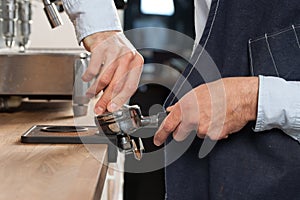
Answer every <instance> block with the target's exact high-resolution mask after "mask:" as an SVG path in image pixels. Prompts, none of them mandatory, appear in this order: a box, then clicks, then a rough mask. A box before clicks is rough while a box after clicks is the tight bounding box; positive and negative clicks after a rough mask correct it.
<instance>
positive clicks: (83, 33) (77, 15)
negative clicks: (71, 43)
mask: <svg viewBox="0 0 300 200" xmlns="http://www.w3.org/2000/svg"><path fill="white" fill-rule="evenodd" d="M63 5H64V8H65V11H66V13H67V14H68V16H69V18H70V20H71V21H72V23H73V25H74V27H75V31H76V36H77V40H78V42H79V43H80V42H81V41H82V40H83V39H84V38H85V37H87V36H88V35H91V34H93V33H96V32H102V31H112V30H115V31H122V26H121V23H120V20H119V16H118V13H117V9H116V7H115V4H114V2H113V0H63Z"/></svg>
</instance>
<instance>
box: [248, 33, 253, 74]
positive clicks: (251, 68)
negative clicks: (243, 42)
mask: <svg viewBox="0 0 300 200" xmlns="http://www.w3.org/2000/svg"><path fill="white" fill-rule="evenodd" d="M248 42H249V45H248V48H249V57H250V71H251V74H252V76H254V66H253V58H252V48H251V39H250V40H249V41H248Z"/></svg>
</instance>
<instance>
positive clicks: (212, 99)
mask: <svg viewBox="0 0 300 200" xmlns="http://www.w3.org/2000/svg"><path fill="white" fill-rule="evenodd" d="M257 101H258V78H257V77H237V78H225V79H222V80H219V81H215V82H212V83H209V84H204V85H200V86H198V87H197V88H195V89H193V90H192V91H190V92H189V93H187V94H186V95H185V96H183V97H182V99H180V100H179V101H178V103H176V104H175V105H174V106H171V107H169V108H168V109H167V110H168V111H169V112H170V113H169V115H168V116H167V117H166V119H165V120H164V122H163V123H162V125H161V126H160V128H159V129H158V131H157V132H156V134H155V137H154V143H155V144H156V145H157V146H159V145H161V144H162V143H163V142H164V141H165V140H166V139H167V137H168V136H169V134H170V133H172V132H173V137H174V139H175V140H176V141H182V140H184V139H185V138H186V137H187V135H188V134H189V133H190V132H191V131H193V130H196V131H197V135H198V137H201V138H203V137H205V136H208V137H210V138H211V139H212V140H219V139H222V138H227V137H228V135H229V134H231V133H235V132H237V131H239V130H240V129H242V128H243V127H244V126H245V125H246V124H247V123H248V122H249V121H251V120H255V119H256V112H257Z"/></svg>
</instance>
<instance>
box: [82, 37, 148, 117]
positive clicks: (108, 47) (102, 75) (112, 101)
mask: <svg viewBox="0 0 300 200" xmlns="http://www.w3.org/2000/svg"><path fill="white" fill-rule="evenodd" d="M83 44H84V47H85V48H86V50H88V51H90V52H91V60H90V63H89V66H88V69H87V70H86V71H85V73H84V74H83V76H82V79H83V80H84V81H86V82H88V81H91V80H92V79H93V78H95V77H97V78H96V81H95V82H94V84H93V85H92V86H91V87H90V88H89V89H88V91H87V95H88V96H89V97H93V96H96V95H97V94H99V93H100V92H101V91H103V94H102V96H101V97H100V99H99V100H98V101H97V103H96V105H95V113H96V114H97V115H100V114H102V113H104V112H105V111H106V110H108V111H109V112H113V111H116V110H118V109H120V108H121V107H122V105H123V104H125V103H126V102H127V101H128V99H129V98H130V97H131V96H132V95H133V93H134V92H135V91H136V89H137V87H138V83H139V80H140V76H141V73H142V68H143V64H144V59H143V57H142V56H141V55H140V54H139V53H138V52H137V50H136V49H135V48H134V47H133V45H132V44H131V43H130V42H129V41H128V40H127V38H126V37H125V35H124V34H123V33H122V32H117V31H108V32H98V33H94V34H92V35H89V36H87V37H86V38H84V39H83Z"/></svg>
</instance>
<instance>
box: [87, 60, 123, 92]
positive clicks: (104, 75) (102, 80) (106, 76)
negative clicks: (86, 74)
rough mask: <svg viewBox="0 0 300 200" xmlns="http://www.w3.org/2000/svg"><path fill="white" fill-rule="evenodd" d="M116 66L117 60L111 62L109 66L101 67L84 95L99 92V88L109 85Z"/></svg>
mask: <svg viewBox="0 0 300 200" xmlns="http://www.w3.org/2000/svg"><path fill="white" fill-rule="evenodd" d="M117 67H118V62H117V61H116V62H114V63H112V64H111V65H110V66H108V67H106V68H103V70H102V71H101V73H100V74H99V76H98V78H97V80H96V81H95V82H94V83H93V84H92V86H91V87H89V89H88V90H87V92H86V95H87V96H89V97H91V96H95V95H97V94H99V92H100V91H101V90H103V89H104V88H105V87H107V86H108V85H109V83H110V82H111V81H112V78H113V77H114V74H115V71H116V69H117Z"/></svg>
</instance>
